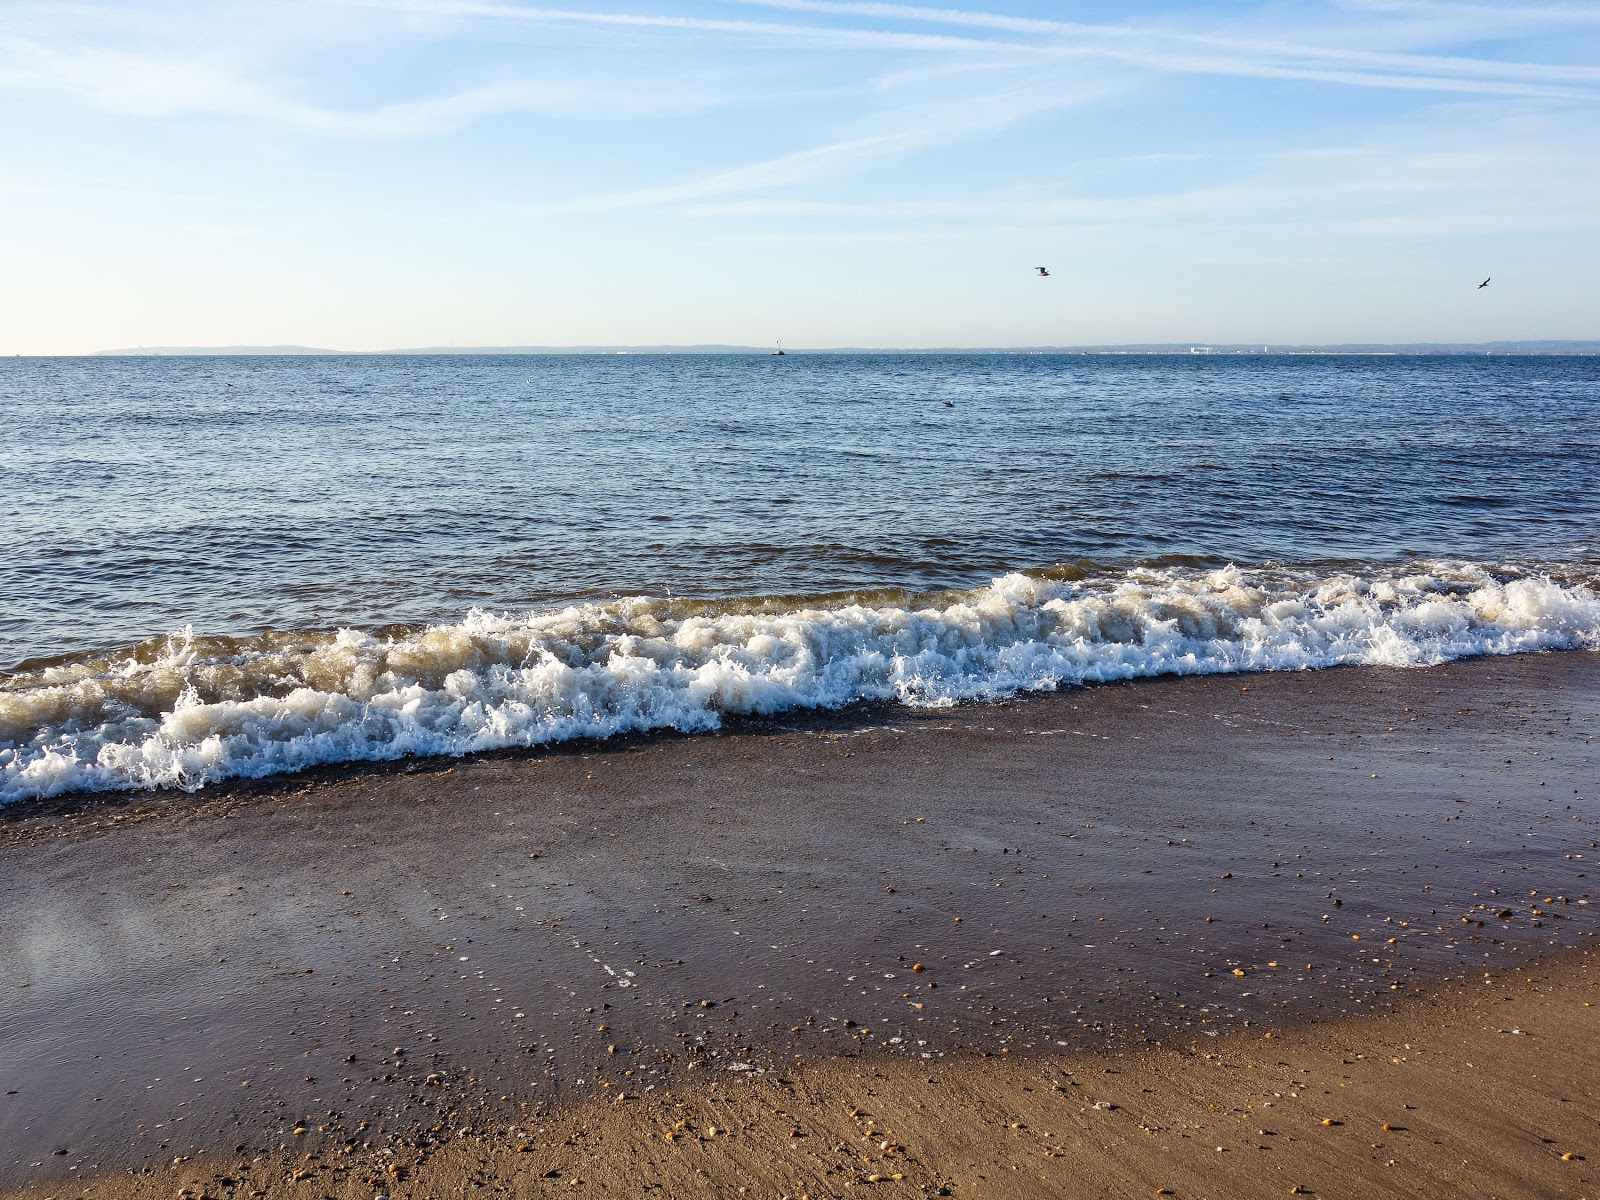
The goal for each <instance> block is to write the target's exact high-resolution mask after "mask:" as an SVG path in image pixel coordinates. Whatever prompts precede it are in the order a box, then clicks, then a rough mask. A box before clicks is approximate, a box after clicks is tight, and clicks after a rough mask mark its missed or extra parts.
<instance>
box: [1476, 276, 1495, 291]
mask: <svg viewBox="0 0 1600 1200" xmlns="http://www.w3.org/2000/svg"><path fill="white" fill-rule="evenodd" d="M1493 278H1494V276H1493V275H1491V276H1489V279H1493ZM1489 279H1485V280H1484V281H1483V282H1482V283H1480V284H1479V285H1478V290H1479V291H1480V292H1481V291H1483V289H1484V288H1486V287H1488V286H1489Z"/></svg>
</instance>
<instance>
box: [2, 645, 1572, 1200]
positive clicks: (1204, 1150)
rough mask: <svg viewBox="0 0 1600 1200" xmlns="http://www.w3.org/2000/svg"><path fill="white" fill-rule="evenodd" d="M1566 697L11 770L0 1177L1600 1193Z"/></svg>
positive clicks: (1011, 707)
mask: <svg viewBox="0 0 1600 1200" xmlns="http://www.w3.org/2000/svg"><path fill="white" fill-rule="evenodd" d="M1596 733H1600V658H1597V656H1594V655H1590V654H1584V653H1568V654H1552V655H1532V656H1523V657H1517V658H1507V659H1484V660H1474V661H1468V662H1462V663H1456V664H1451V665H1447V666H1443V667H1434V668H1428V669H1422V670H1411V671H1401V670H1374V669H1362V670H1336V671H1324V672H1314V673H1285V674H1272V675H1253V676H1236V677H1210V678H1194V679H1161V680H1152V681H1146V682H1141V683H1137V684H1130V685H1110V686H1101V687H1093V688H1087V689H1079V690H1074V691H1070V692H1063V693H1060V694H1056V695H1041V696H1034V697H1029V698H1025V699H1021V700H1018V701H1015V702H1012V703H1008V704H1000V705H983V706H971V707H961V708H956V709H947V710H922V711H907V710H903V709H899V708H894V707H889V706H881V707H870V708H860V709H855V710H851V711H848V712H844V713H835V714H815V715H791V716H784V717H780V718H774V719H771V720H768V721H751V722H744V723H741V724H740V725H739V726H738V727H737V728H732V729H730V730H728V731H726V732H724V733H722V734H717V735H704V736H698V737H689V738H678V737H655V738H641V739H628V740H621V741H616V742H611V743H606V744H602V745H584V746H567V747H561V748H556V749H552V750H550V751H547V752H543V753H533V754H504V755H490V756H484V757H481V758H477V759H473V760H463V761H453V762H438V761H433V762H426V763H415V764H409V765H403V766H396V767H392V768H361V769H343V770H330V771H327V772H323V773H319V774H317V775H314V776H304V777H299V778H296V779H288V780H277V781H271V782H268V783H262V784H257V785H235V786H231V787H226V788H222V789H215V790H210V791H208V792H207V793H204V794H202V795H201V796H198V797H191V796H171V795H165V796H157V797H141V798H138V799H135V800H132V801H125V800H124V801H118V800H114V799H113V800H105V799H102V800H97V801H87V802H57V803H49V804H43V805H38V806H33V807H32V808H31V809H17V808H13V809H12V810H11V811H9V812H7V813H6V814H5V816H4V818H3V820H0V838H3V840H4V844H3V846H0V911H4V912H5V913H6V921H5V922H4V925H3V927H0V988H3V989H4V992H5V995H6V1003H5V1006H4V1008H3V1011H0V1093H4V1094H0V1185H4V1186H8V1187H11V1188H13V1189H26V1191H25V1194H28V1195H30V1196H44V1195H61V1196H65V1195H77V1194H81V1193H84V1192H87V1193H89V1194H94V1195H123V1194H126V1195H151V1196H154V1195H157V1194H161V1195H166V1196H172V1195H175V1194H177V1192H178V1189H179V1188H181V1187H190V1188H191V1189H192V1194H196V1195H198V1194H202V1193H204V1194H210V1195H216V1196H223V1195H251V1194H267V1195H278V1194H283V1195H292V1196H314V1195H335V1196H369V1197H370V1196H373V1195H377V1194H380V1193H381V1194H385V1195H390V1196H400V1195H416V1196H424V1195H439V1194H456V1193H458V1192H460V1191H463V1190H464V1191H466V1192H468V1193H470V1192H473V1191H477V1190H480V1189H481V1190H494V1189H497V1188H498V1189H500V1190H503V1191H509V1192H513V1193H515V1194H541V1193H543V1192H546V1191H549V1192H557V1191H559V1192H561V1193H562V1194H573V1193H575V1192H577V1193H581V1192H583V1191H593V1190H596V1189H604V1190H606V1191H608V1192H610V1193H622V1192H634V1193H639V1192H641V1191H645V1190H649V1189H651V1188H658V1189H659V1191H660V1192H661V1193H662V1194H667V1195H730V1194H738V1189H739V1188H740V1187H746V1188H748V1189H749V1192H748V1193H747V1194H750V1195H764V1196H780V1195H786V1194H787V1195H794V1196H799V1195H801V1194H809V1195H812V1196H824V1195H840V1194H843V1193H844V1192H845V1191H846V1190H847V1189H854V1188H858V1187H873V1188H885V1189H893V1190H895V1191H900V1192H904V1193H905V1194H913V1193H918V1194H920V1193H923V1192H928V1193H937V1192H938V1191H939V1189H941V1188H944V1189H948V1190H949V1194H954V1195H973V1196H986V1195H1017V1196H1028V1195H1085V1196H1089V1195H1140V1194H1151V1195H1153V1194H1156V1189H1158V1188H1168V1189H1170V1190H1171V1191H1172V1192H1173V1193H1174V1194H1176V1195H1180V1196H1217V1197H1224V1196H1246V1195H1285V1194H1289V1190H1290V1188H1291V1187H1297V1186H1298V1187H1302V1188H1304V1189H1306V1190H1308V1191H1310V1192H1314V1193H1315V1194H1318V1195H1326V1196H1336V1195H1344V1196H1367V1195H1389V1194H1395V1195H1439V1194H1462V1195H1485V1196H1487V1195H1506V1196H1512V1195H1517V1196H1567V1195H1571V1196H1581V1195H1589V1194H1600V1189H1597V1188H1596V1185H1594V1184H1592V1183H1590V1182H1589V1181H1590V1180H1591V1179H1593V1178H1594V1171H1593V1166H1594V1163H1595V1162H1597V1161H1600V1159H1597V1157H1596V1156H1597V1155H1600V1145H1596V1144H1595V1143H1596V1141H1597V1128H1600V1127H1597V1125H1596V1118H1597V1115H1600V1102H1597V1101H1596V1096H1597V1095H1600V1086H1597V1085H1600V1066H1597V1065H1596V1063H1595V1056H1594V1055H1593V1053H1592V1049H1593V1047H1594V1046H1595V1044H1596V1043H1595V1032H1596V1026H1595V1020H1596V1010H1595V1008H1593V1007H1591V1006H1590V1005H1591V1001H1600V996H1596V994H1595V987H1594V982H1595V976H1594V968H1593V964H1592V961H1591V959H1590V958H1589V956H1588V953H1587V951H1588V948H1589V947H1590V945H1591V943H1592V940H1593V935H1594V932H1595V929H1596V925H1597V921H1596V916H1597V910H1600V903H1590V901H1591V900H1593V896H1592V888H1591V883H1592V880H1591V879H1590V878H1589V875H1590V871H1591V868H1592V865H1593V861H1594V856H1595V855H1596V854H1597V853H1600V845H1597V843H1600V813H1597V811H1596V805H1595V802H1594V797H1593V794H1592V793H1593V791H1594V788H1595V786H1596V785H1595V781H1596V780H1597V779H1600V771H1597V767H1596V762H1595V751H1596V746H1595V742H1594V738H1595V735H1596ZM919 965H920V968H921V969H918V967H919ZM1517 1030H1521V1031H1522V1032H1520V1033H1519V1032H1515V1031H1517ZM1268 1034H1271V1035H1272V1036H1271V1037H1268V1036H1267V1035H1268ZM930 1079H931V1080H932V1081H933V1082H928V1081H929V1080H930ZM1027 1089H1032V1090H1031V1091H1030V1090H1027ZM1146 1089H1148V1090H1146ZM624 1095H625V1096H626V1097H627V1099H621V1097H623V1096H624ZM1269 1101H1270V1102H1271V1105H1272V1107H1271V1108H1268V1107H1267V1105H1268V1102H1269ZM1096 1104H1098V1105H1099V1107H1095V1105H1096ZM1406 1105H1411V1106H1413V1107H1410V1108H1408V1107H1406ZM919 1106H920V1107H919ZM1108 1106H1114V1107H1108ZM679 1122H681V1123H682V1128H681V1131H678V1125H679ZM1324 1122H1331V1123H1326V1124H1325V1123H1324ZM1385 1123H1388V1125H1389V1126H1390V1128H1389V1129H1388V1130H1385V1129H1383V1125H1384V1124H1385ZM712 1127H715V1128H716V1129H717V1130H718V1132H717V1133H716V1134H712V1133H710V1132H709V1130H710V1129H711V1128H712ZM869 1129H871V1130H872V1131H874V1132H872V1133H870V1134H869V1133H868V1130H869ZM1260 1130H1269V1131H1270V1132H1266V1133H1263V1132H1259V1131H1260ZM675 1131H677V1132H676V1136H674V1137H671V1138H669V1137H668V1136H667V1135H668V1134H669V1133H673V1132H675ZM727 1131H731V1132H727ZM795 1134H799V1135H801V1136H792V1135H795ZM1544 1139H1549V1140H1548V1141H1547V1140H1544ZM1219 1146H1220V1147H1222V1149H1220V1150H1219V1149H1218V1147H1219ZM895 1147H898V1149H895ZM202 1152H203V1153H202ZM308 1155H309V1156H310V1157H309V1158H308V1157H307V1156H308ZM1563 1156H1567V1157H1563ZM174 1160H181V1161H174ZM391 1167H393V1168H395V1171H394V1172H391V1171H390V1168H391ZM130 1172H132V1173H130ZM140 1172H144V1173H140ZM297 1173H301V1174H302V1177H301V1178H298V1179H296V1178H293V1176H294V1175H296V1174H297ZM895 1175H900V1176H901V1177H902V1178H900V1179H895V1178H894V1176H895ZM873 1176H877V1179H876V1180H875V1181H874V1180H872V1177H873ZM575 1179H576V1180H578V1181H579V1182H578V1183H573V1182H572V1181H573V1180H575ZM224 1180H231V1181H232V1182H231V1183H230V1184H225V1183H224V1182H223V1181H224Z"/></svg>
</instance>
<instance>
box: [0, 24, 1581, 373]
mask: <svg viewBox="0 0 1600 1200" xmlns="http://www.w3.org/2000/svg"><path fill="white" fill-rule="evenodd" d="M0 137H3V142H0V256H3V263H4V266H3V270H4V286H3V287H0V352H4V353H76V352H85V351H93V350H97V349H102V348H107V347H113V346H135V345H169V344H183V345H211V344H239V343H251V344H270V343H300V344H308V345H317V346H329V347H337V348H344V349H379V348H393V347H402V346H425V345H428V346H431V345H452V344H454V345H490V344H528V345H561V344H573V343H657V342H665V343H687V342H739V343H752V344H763V343H770V342H771V341H773V340H774V339H777V338H782V339H784V340H785V342H786V343H787V344H789V345H792V346H796V347H802V346H841V345H872V346H932V345H1030V344H1073V343H1089V342H1132V341H1175V342H1184V341H1252V342H1254V341H1259V342H1264V343H1272V342H1328V341H1346V340H1362V341H1411V340H1452V341H1454V340H1485V339H1498V338H1513V339H1515V338H1594V337H1600V318H1597V314H1600V284H1597V283H1596V280H1600V4H1597V3H1594V2H1592V0H1583V2H1580V0H1553V2H1551V3H1531V4H1519V5H1510V4H1493V3H1459V4H1458V3H1446V2H1439V3H1435V2H1432V0H1342V2H1338V3H1317V2H1315V0H1309V2H1304V3H1265V4H1261V3H1218V4H1208V5H1204V6H1195V5H1183V4H1146V3H1132V4H1110V3H1098V2H1096V3H1078V4H1074V3H1068V2H1061V3H1054V4H1046V3H1040V2H1037V0H991V2H989V3H986V4H984V5H982V6H981V7H975V6H969V7H964V8H945V7H937V6H922V5H913V4H884V3H856V2H851V0H568V2H567V3H564V4H555V5H550V6H544V5H539V4H534V3H520V2H516V0H271V2H261V3H241V2H233V3H230V2H227V0H208V2H204V3H201V2H197V0H117V2H116V3H113V4H97V3H73V2H70V0H67V2H61V0H51V2H50V3H40V4H29V3H9V2H3V0H0ZM1040 264H1044V265H1048V266H1049V267H1050V268H1051V270H1052V272H1053V274H1052V276H1051V278H1049V279H1048V280H1046V279H1040V278H1038V277H1037V276H1035V275H1034V273H1033V268H1034V267H1035V266H1036V265H1040ZM1484 276H1493V277H1494V283H1493V284H1492V285H1491V286H1490V287H1489V288H1488V289H1485V290H1483V291H1478V290H1477V289H1476V287H1475V285H1476V284H1477V282H1478V281H1479V280H1480V279H1482V278H1483V277H1484Z"/></svg>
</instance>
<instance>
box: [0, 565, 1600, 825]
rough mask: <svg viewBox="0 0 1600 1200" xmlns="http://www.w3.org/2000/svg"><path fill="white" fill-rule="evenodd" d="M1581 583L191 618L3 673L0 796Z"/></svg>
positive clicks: (1354, 657) (402, 752) (1074, 587)
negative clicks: (339, 625)
mask: <svg viewBox="0 0 1600 1200" xmlns="http://www.w3.org/2000/svg"><path fill="white" fill-rule="evenodd" d="M1594 585H1595V579H1594V578H1593V576H1592V573H1591V572H1589V571H1587V570H1582V571H1573V570H1567V571H1563V572H1556V571H1535V570H1530V569H1526V568H1522V567H1517V566H1504V565H1500V566H1486V565H1481V564H1464V563H1432V564H1427V565H1426V566H1425V567H1415V566H1413V567H1410V568H1407V569H1404V570H1400V569H1389V570H1372V571H1365V572H1341V573H1334V574H1328V573H1325V572H1323V573H1319V572H1316V571H1312V570H1309V569H1291V568H1281V567H1273V568H1262V569H1258V570H1241V569H1238V568H1235V567H1226V568H1222V569H1209V570H1208V569H1199V568H1194V567H1184V566H1160V567H1137V568H1133V569H1130V570H1125V571H1106V572H1101V573H1097V574H1091V575H1086V574H1085V573H1084V572H1083V571H1081V570H1076V569H1070V570H1069V569H1063V570H1058V571H1053V572H1044V573H1039V574H1020V573H1019V574H1010V575H1005V576H1002V577H1000V578H997V579H995V580H994V581H993V582H992V583H991V584H989V585H988V586H987V587H981V588H976V589H973V590H970V591H965V592H950V593H941V594H937V595H932V596H921V597H916V596H911V595H909V594H904V593H895V592H882V593H877V594H875V595H874V596H872V597H870V598H869V599H868V600H866V601H854V602H846V601H842V600H841V601H834V602H816V603H810V604H799V603H796V604H793V605H784V604H782V603H780V602H774V601H772V600H745V601H737V602H728V603H723V604H717V603H711V602H705V601H700V602H694V601H682V600H671V599H657V598H651V597H634V598H631V599H624V600H617V601H614V602H611V603H606V604H581V605H572V606H570V607H566V608H562V609H559V610H553V611H543V612H535V613H531V614H526V615H520V616H514V615H509V614H495V613H489V612H484V611H481V610H473V611H472V612H470V613H468V614H467V616H466V617H465V618H463V619H462V620H460V621H459V622H455V623H451V624H442V625H435V626H430V627H427V628H422V629H401V630H393V631H388V632H361V631H357V630H349V629H344V630H339V631H337V632H336V633H333V634H326V633H314V632H312V633H308V632H289V633H268V634H263V635H260V636H258V637H254V638H245V639H230V638H202V637H197V636H196V635H195V634H194V632H193V631H192V630H188V629H185V630H182V631H180V632H178V633H175V634H172V635H170V636H169V637H167V638H165V639H161V640H159V641H157V642H151V643H146V644H144V645H142V646H139V647H135V648H133V649H132V650H131V651H125V652H123V653H122V654H120V655H109V656H96V657H86V658H82V659H78V660H73V661H68V662H63V663H56V664H52V665H50V666H47V667H43V668H40V669H37V670H33V671H24V672H19V673H17V674H15V675H13V676H11V677H10V678H8V679H5V680H3V681H0V803H5V802H9V801H15V800H19V799H25V798H35V797H46V796H51V795H56V794H59V793H63V792H69V791H103V790H118V789H133V788H156V787H178V788H184V789H195V788H199V787H202V786H204V785H205V784H206V783H209V782H213V781H216V780H221V779H226V778H232V777H245V778H256V777H261V776H266V775H273V774H278V773H282V772H289V771H297V770H301V769H304V768H306V767H309V766H313V765H316V764H320V763H332V762H350V761H370V760H379V759H392V758H400V757H404V756H407V755H459V754H468V753H472V752H474V751H480V750H490V749H499V748H504V747H511V746H533V745H539V744H542V743H548V742H556V741H561V740H565V739H569V738H578V737H605V736H608V735H610V734H615V733H622V732H629V731H638V730H651V729H665V728H672V729H678V730H685V731H695V730H704V729H711V728H715V727H716V726H717V725H718V724H719V723H720V721H721V720H722V718H723V717H724V716H725V715H736V714H737V715H742V714H769V713H774V712H779V711H782V710H784V709H790V708H822V707H837V706H841V705H845V704H850V703H853V702H856V701H861V700H882V699H893V700H898V701H900V702H902V703H905V704H912V705H948V704H953V703H956V702H958V701H961V700H976V699H991V698H996V697H1001V696H1005V695H1009V694H1013V693H1016V692H1019V691H1038V690H1045V689H1052V688H1056V687H1060V686H1062V685H1071V684H1081V683H1088V682H1096V681H1108V680H1121V679H1132V678H1136V677H1141V676H1154V675H1169V674H1205V673H1223V672H1238V671H1281V670H1300V669H1305V668H1311V667H1329V666H1337V665H1343V664H1366V665H1385V666H1420V665H1427V664H1431V663H1438V662H1444V661H1447V660H1450V659H1456V658H1463V657H1468V656H1472V655H1480V654H1513V653H1521V652H1525V651H1534V650H1548V649H1591V650H1593V649H1600V597H1597V595H1596V591H1595V586H1594Z"/></svg>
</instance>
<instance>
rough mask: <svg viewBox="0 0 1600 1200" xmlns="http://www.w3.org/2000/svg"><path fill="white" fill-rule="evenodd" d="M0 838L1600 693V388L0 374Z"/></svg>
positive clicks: (313, 365) (940, 377) (727, 358)
mask: <svg viewBox="0 0 1600 1200" xmlns="http://www.w3.org/2000/svg"><path fill="white" fill-rule="evenodd" d="M0 520H3V526H4V531H5V532H4V539H3V541H0V803H7V802H15V801H19V800H29V799H38V798H43V797H50V796H55V795H60V794H63V793H73V792H85V791H119V790H127V789H151V788H182V789H196V788H200V787H202V786H204V785H206V784H209V783H213V782H216V781H220V780H224V779H229V778H240V777H263V776H270V775H275V774H280V773H286V772H294V771H299V770H303V769H305V768H308V767H312V766H314V765H317V764H325V763H339V762H351V761H362V760H382V759H394V758H399V757H404V756H412V755H417V756H428V755H461V754H468V753H472V752H475V751H482V750H489V749H495V748H504V747H518V746H537V745H541V744H547V743H552V742H557V741H561V740H563V739H571V738H594V737H605V736H608V735H613V734H618V733H622V732H629V731H642V730H654V729H675V730H682V731H697V730H708V729H714V728H716V727H718V726H719V725H720V724H722V723H723V722H724V721H725V720H727V719H729V718H731V717H737V716H740V715H748V714H773V713H779V712H782V711H785V710H794V709H807V708H826V707H839V706H845V705H850V704H854V703H857V702H860V701H867V700H873V701H889V702H896V703H901V704H906V705H950V704H956V703H961V702H967V701H983V700H991V699H995V698H999V697H1005V696H1010V695H1013V694H1016V693H1020V692H1029V691H1039V690H1049V689H1057V688H1062V687H1069V686H1076V685H1081V684H1086V683H1092V682H1096V681H1110V680H1127V679H1134V678H1140V677H1147V676H1158V675H1169V674H1200V673H1224V672H1246V671H1284V670H1304V669H1308V668H1320V667H1333V666H1340V665H1381V666H1387V667H1407V666H1423V665H1427V664H1432V663H1439V662H1444V661H1447V660H1450V659H1456V658H1462V657H1466V656H1472V655H1483V654H1516V653H1527V652H1534V651H1557V650H1566V651H1583V650H1588V651H1593V650H1596V649H1600V358H1596V357H1556V356H1538V357H1515V356H1468V355H1459V356H1398V355H1372V356H1363V355H1281V356H1275V355H1192V356H1183V355H1132V354H1070V355H1048V354H950V355H943V354H915V355H896V354H800V353H790V354H788V355H785V356H782V357H777V356H770V355H765V354H762V355H730V354H719V355H686V354H678V355H672V354H664V355H536V356H532V355H529V356H524V355H506V356H495V355H419V356H403V355H392V356H391V355H385V356H315V357H312V356H306V357H289V356H285V357H270V356H249V357H244V356H241V357H222V356H206V357H122V358H116V357H101V358H12V359H4V360H0Z"/></svg>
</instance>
